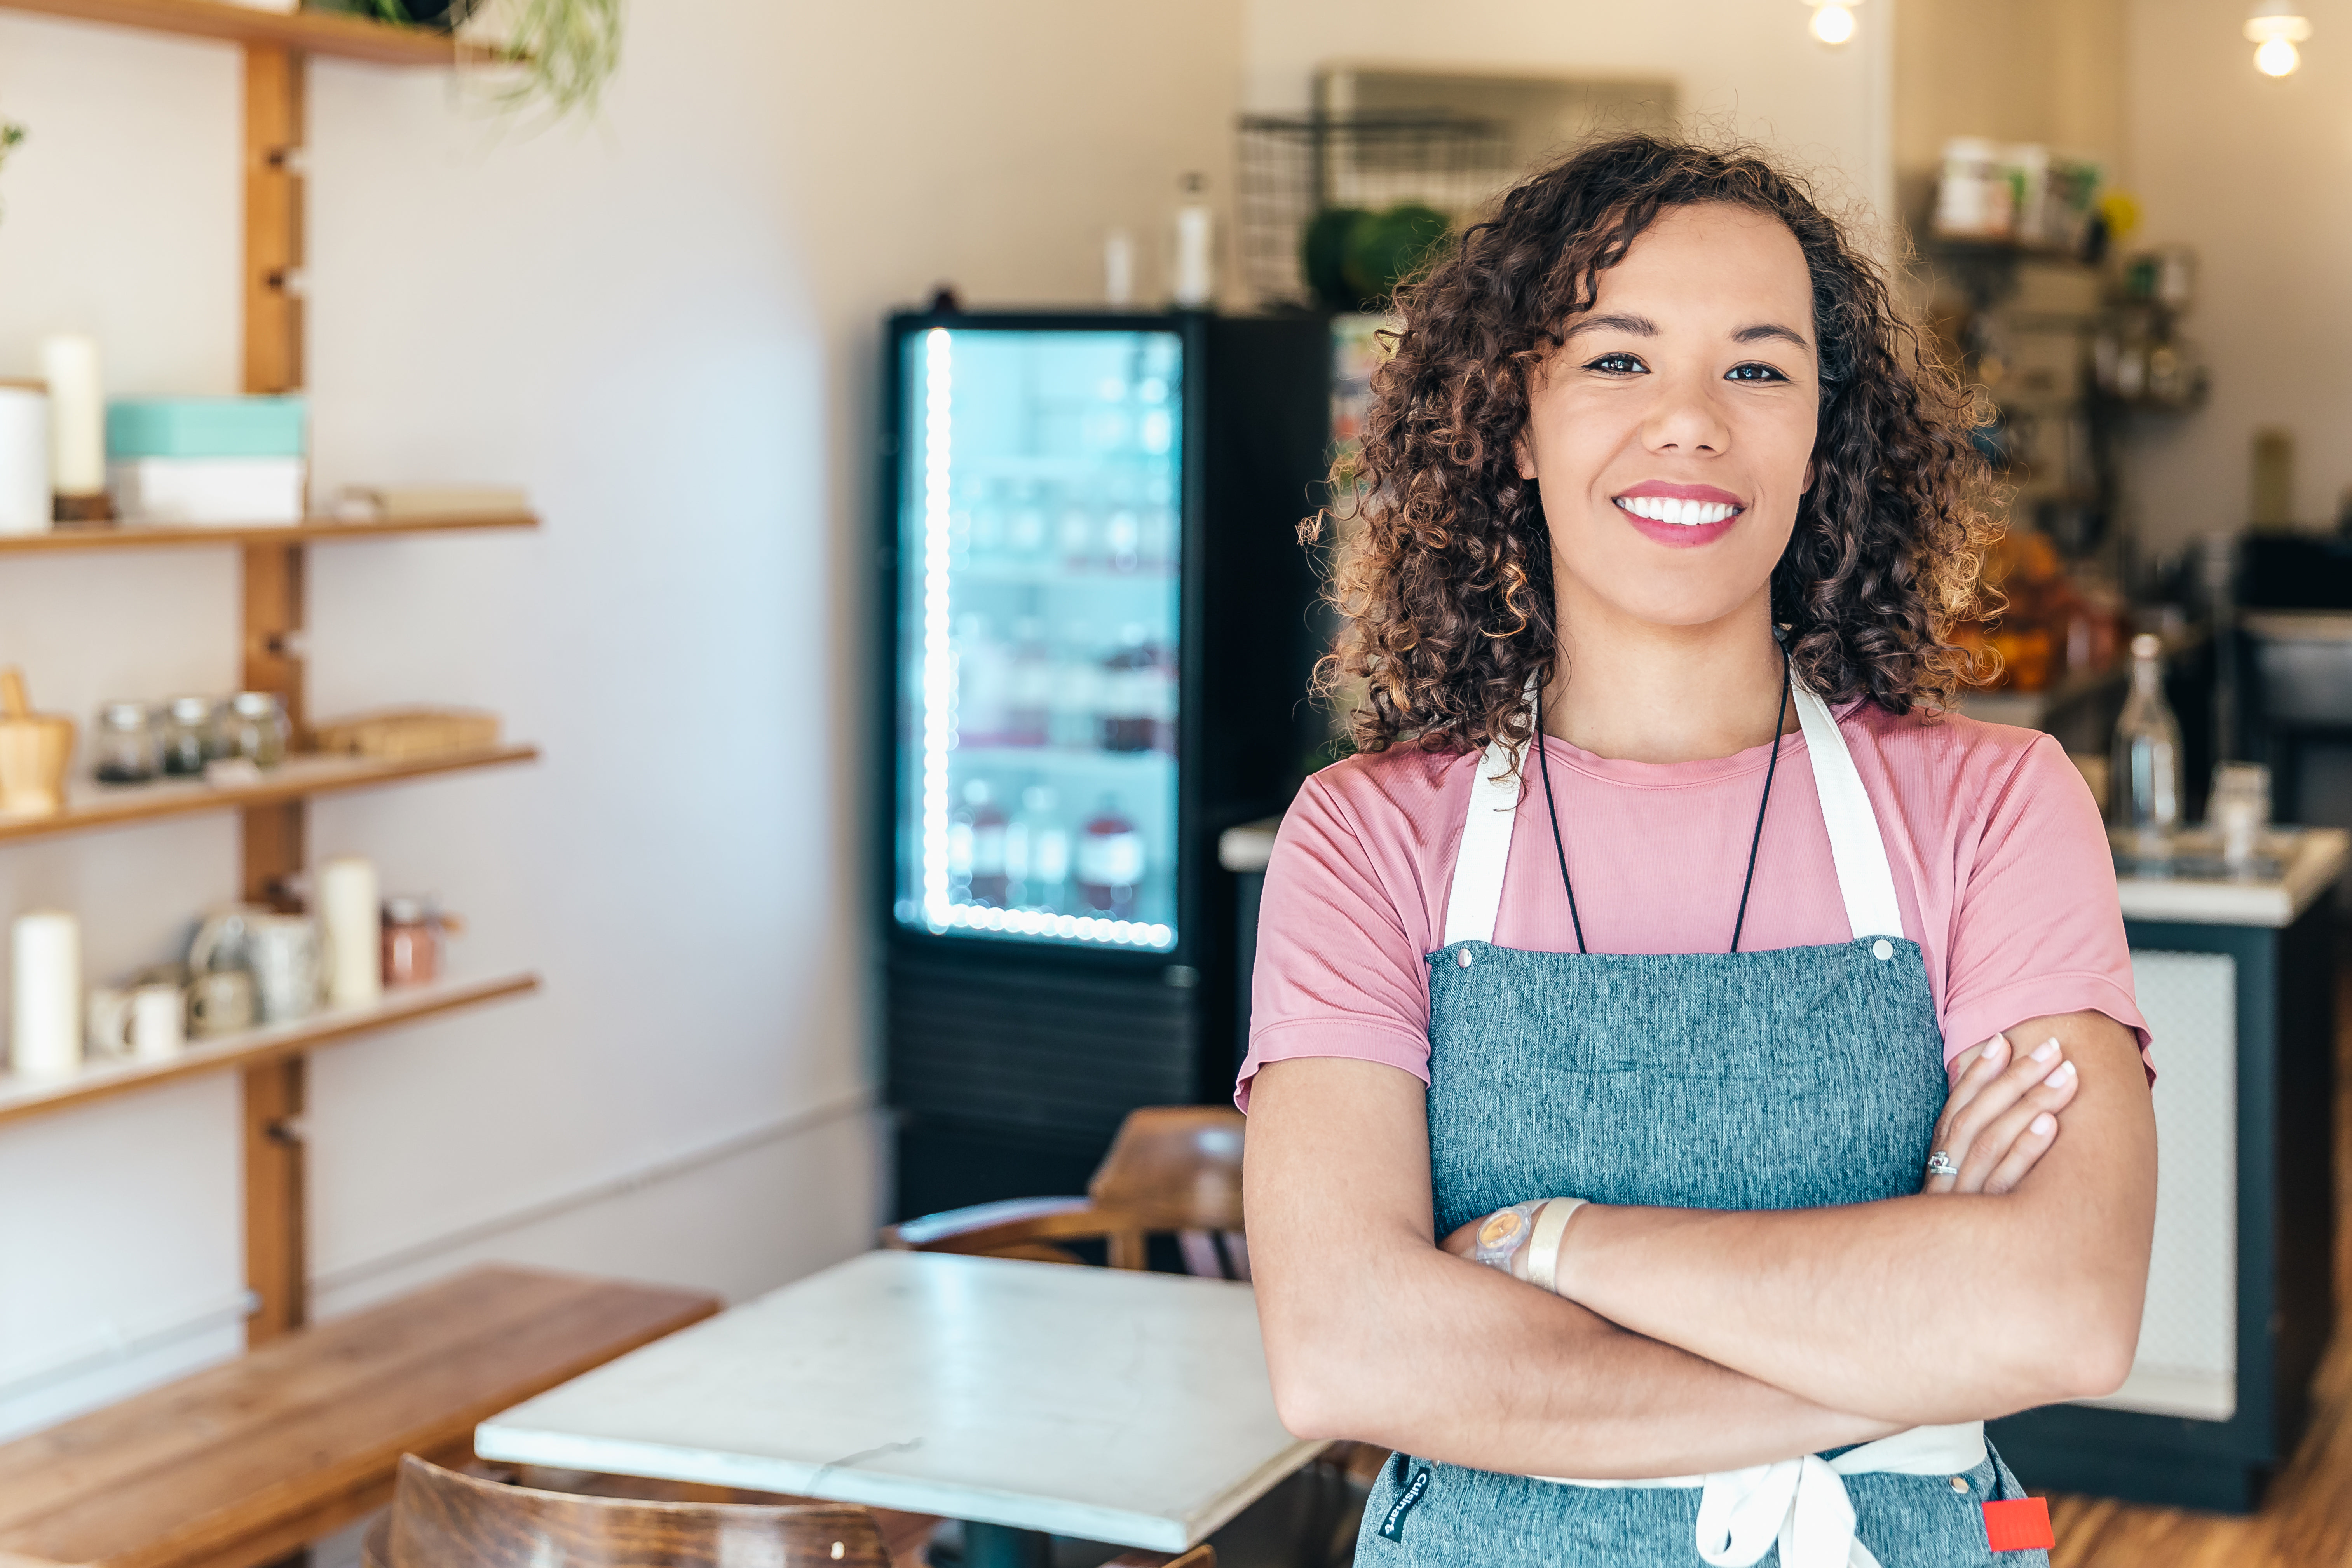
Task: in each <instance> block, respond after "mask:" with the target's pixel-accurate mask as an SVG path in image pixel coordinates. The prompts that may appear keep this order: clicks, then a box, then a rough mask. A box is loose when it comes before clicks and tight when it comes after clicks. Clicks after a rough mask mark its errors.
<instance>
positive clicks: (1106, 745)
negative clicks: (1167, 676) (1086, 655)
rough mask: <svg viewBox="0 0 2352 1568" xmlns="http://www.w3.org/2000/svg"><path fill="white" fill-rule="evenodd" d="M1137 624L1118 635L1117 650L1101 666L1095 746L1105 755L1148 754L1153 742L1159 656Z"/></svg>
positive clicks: (1141, 627) (1133, 623)
mask: <svg viewBox="0 0 2352 1568" xmlns="http://www.w3.org/2000/svg"><path fill="white" fill-rule="evenodd" d="M1149 635H1150V634H1149V633H1148V632H1147V631H1146V629H1145V628H1144V626H1143V625H1142V624H1141V623H1140V622H1130V623H1129V625H1128V626H1126V628H1125V629H1123V630H1122V631H1121V632H1120V633H1119V638H1118V642H1119V646H1118V651H1117V652H1115V653H1113V654H1112V655H1111V656H1110V657H1109V658H1106V659H1104V660H1103V663H1102V690H1101V697H1100V700H1101V704H1102V706H1101V714H1102V718H1101V722H1100V725H1099V726H1098V729H1099V735H1098V742H1097V743H1098V744H1100V745H1101V747H1102V749H1103V750H1104V751H1106V752H1148V751H1150V750H1151V748H1152V745H1153V742H1154V741H1155V739H1156V730H1157V724H1156V721H1157V718H1158V710H1159V706H1160V692H1159V689H1158V685H1157V682H1158V679H1159V663H1160V659H1159V655H1158V652H1157V650H1155V649H1154V648H1153V647H1152V646H1151V644H1150V641H1149V640H1148V638H1149Z"/></svg>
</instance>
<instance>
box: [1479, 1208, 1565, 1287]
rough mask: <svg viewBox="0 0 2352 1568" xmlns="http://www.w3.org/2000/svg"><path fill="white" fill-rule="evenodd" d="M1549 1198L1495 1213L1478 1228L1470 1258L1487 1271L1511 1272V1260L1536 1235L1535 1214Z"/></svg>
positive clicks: (1487, 1217)
mask: <svg viewBox="0 0 2352 1568" xmlns="http://www.w3.org/2000/svg"><path fill="white" fill-rule="evenodd" d="M1550 1201H1551V1200H1550V1199H1549V1198H1538V1199H1536V1200H1535V1201H1534V1202H1532V1203H1524V1204H1513V1205H1511V1206H1510V1207H1508V1208H1502V1209H1496V1211H1495V1212H1494V1213H1493V1214H1490V1215H1487V1216H1486V1218H1485V1219H1484V1220H1481V1221H1480V1222H1479V1224H1478V1235H1477V1237H1476V1239H1475V1241H1474V1242H1473V1243H1472V1244H1471V1248H1470V1256H1471V1257H1473V1258H1476V1259H1477V1260H1478V1261H1479V1262H1481V1263H1483V1264H1485V1265H1486V1267H1487V1268H1499V1269H1501V1270H1502V1271H1503V1272H1504V1273H1506V1274H1509V1273H1510V1272H1511V1259H1512V1258H1516V1257H1517V1256H1518V1253H1519V1249H1520V1248H1521V1247H1525V1246H1527V1244H1528V1239H1529V1238H1530V1237H1533V1236H1534V1235H1535V1232H1536V1211H1537V1210H1538V1209H1540V1208H1542V1207H1543V1206H1544V1205H1546V1204H1548V1203H1549V1202H1550Z"/></svg>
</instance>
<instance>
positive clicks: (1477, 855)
mask: <svg viewBox="0 0 2352 1568" xmlns="http://www.w3.org/2000/svg"><path fill="white" fill-rule="evenodd" d="M1526 761H1527V748H1526V747H1524V746H1522V747H1520V748H1519V749H1518V750H1517V751H1516V752H1515V751H1513V750H1512V749H1511V748H1510V747H1508V746H1506V745H1504V744H1503V743H1502V742H1500V741H1497V742H1495V743H1494V744H1493V745H1491V746H1488V747H1487V748H1486V751H1485V752H1483V753H1481V754H1480V756H1479V758H1478V763H1477V769H1478V772H1477V776H1476V777H1475V779H1473V780H1472V781H1471V784H1470V807H1469V810H1468V811H1467V812H1466V813H1465V814H1464V816H1463V819H1462V848H1461V850H1460V851H1459V852H1458V853H1457V854H1456V855H1455V856H1454V887H1453V889H1452V891H1450V892H1449V893H1447V895H1446V898H1445V941H1444V942H1443V943H1441V944H1440V945H1441V946H1444V947H1452V946H1453V945H1454V943H1455V942H1493V941H1494V940H1495V920H1496V916H1497V915H1498V914H1499V913H1500V912H1501V910H1502V908H1503V871H1504V868H1506V867H1507V866H1509V864H1510V863H1511V824H1512V823H1513V822H1514V821H1515V820H1516V819H1517V816H1518V810H1519V789H1520V786H1521V785H1522V784H1525V783H1526V782H1527V773H1525V771H1524V770H1522V769H1520V768H1519V766H1518V764H1520V763H1524V762H1526Z"/></svg>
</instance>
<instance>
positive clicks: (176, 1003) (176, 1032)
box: [131, 984, 188, 1062]
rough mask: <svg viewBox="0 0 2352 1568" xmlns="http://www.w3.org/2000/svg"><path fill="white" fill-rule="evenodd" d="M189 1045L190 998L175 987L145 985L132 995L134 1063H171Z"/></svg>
mask: <svg viewBox="0 0 2352 1568" xmlns="http://www.w3.org/2000/svg"><path fill="white" fill-rule="evenodd" d="M187 1043H188V994H187V993H186V992H184V991H183V990H181V989H180V988H179V987H178V986H176V985H172V984H155V985H142V986H141V987H140V988H139V989H138V990H136V991H133V992H132V993H131V1060H132V1061H138V1062H159V1061H169V1060H170V1059H171V1058H173V1057H175V1056H178V1055H179V1054H180V1047H183V1046H184V1045H186V1044H187Z"/></svg>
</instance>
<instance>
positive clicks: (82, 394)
mask: <svg viewBox="0 0 2352 1568" xmlns="http://www.w3.org/2000/svg"><path fill="white" fill-rule="evenodd" d="M41 379H43V380H44V381H46V382H47V383H48V384H49V454H50V456H49V482H50V483H52V484H54V485H55V486H57V489H58V494H59V495H64V496H94V495H97V494H99V493H100V492H101V491H103V490H104V489H106V392H105V386H104V383H103V382H102V381H101V379H100V375H99V370H98V342H97V340H95V339H92V338H86V337H83V336H82V335H81V334H80V333H79V332H58V333H56V334H54V335H52V336H49V337H46V338H43V339H42V340H41Z"/></svg>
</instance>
